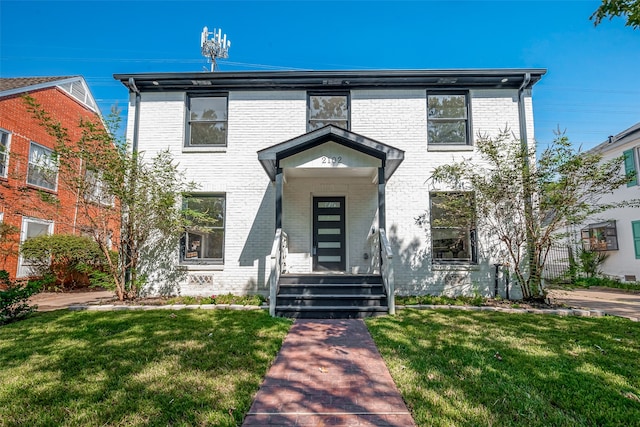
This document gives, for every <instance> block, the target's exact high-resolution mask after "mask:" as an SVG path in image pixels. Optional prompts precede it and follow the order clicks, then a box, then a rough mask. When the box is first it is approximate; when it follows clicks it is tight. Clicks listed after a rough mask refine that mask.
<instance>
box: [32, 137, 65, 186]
mask: <svg viewBox="0 0 640 427" xmlns="http://www.w3.org/2000/svg"><path fill="white" fill-rule="evenodd" d="M57 183H58V161H57V159H56V157H55V153H54V152H53V150H51V149H50V148H47V147H43V146H42V145H39V144H36V143H35V142H32V143H31V145H30V146H29V169H28V171H27V184H30V185H34V186H36V187H41V188H46V189H47V190H53V191H55V190H56V186H57Z"/></svg>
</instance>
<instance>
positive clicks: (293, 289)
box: [276, 274, 388, 319]
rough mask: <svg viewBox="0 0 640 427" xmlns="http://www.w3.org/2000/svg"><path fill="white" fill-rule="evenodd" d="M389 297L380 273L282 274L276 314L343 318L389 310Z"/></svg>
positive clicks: (299, 316)
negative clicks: (378, 274) (385, 291)
mask: <svg viewBox="0 0 640 427" xmlns="http://www.w3.org/2000/svg"><path fill="white" fill-rule="evenodd" d="M387 310H388V308H387V296H386V295H385V293H384V288H383V286H382V278H381V277H380V276H377V275H346V274H336V275H327V274H322V275H318V274H306V275H292V274H287V275H283V276H281V279H280V291H279V293H278V296H277V300H276V315H277V316H281V317H293V318H306V319H343V318H362V317H370V316H379V315H383V314H386V313H387Z"/></svg>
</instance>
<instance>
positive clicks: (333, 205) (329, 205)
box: [318, 202, 340, 208]
mask: <svg viewBox="0 0 640 427" xmlns="http://www.w3.org/2000/svg"><path fill="white" fill-rule="evenodd" d="M318 207H319V208H339V207H340V202H318Z"/></svg>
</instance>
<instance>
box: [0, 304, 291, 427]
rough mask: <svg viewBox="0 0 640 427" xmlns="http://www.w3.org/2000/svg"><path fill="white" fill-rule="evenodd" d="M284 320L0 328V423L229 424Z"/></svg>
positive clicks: (177, 319) (156, 318)
mask: <svg viewBox="0 0 640 427" xmlns="http://www.w3.org/2000/svg"><path fill="white" fill-rule="evenodd" d="M290 324H291V322H290V321H287V320H283V319H274V318H271V317H269V315H268V314H267V313H265V312H263V311H223V310H211V311H210V310H206V311H205V310H184V311H167V310H154V311H127V312H123V311H115V312H68V311H58V312H50V313H39V314H37V315H34V316H32V317H31V318H29V319H27V320H24V321H21V322H16V323H13V324H10V325H6V326H2V327H0V426H3V427H4V426H54V425H55V426H99V425H118V426H134V425H135V426H138V425H158V426H168V425H171V426H199V425H215V426H236V425H239V424H240V423H241V422H242V419H243V417H244V414H245V413H246V412H247V411H248V410H249V407H250V405H251V400H252V398H253V396H254V394H255V392H256V391H257V390H258V387H259V385H260V381H261V379H262V377H263V376H264V375H265V374H266V372H267V369H268V367H269V366H270V364H271V363H272V361H273V359H274V358H275V355H276V354H277V352H278V350H279V349H280V346H281V344H282V341H283V339H284V337H285V335H286V333H287V331H288V329H289V326H290Z"/></svg>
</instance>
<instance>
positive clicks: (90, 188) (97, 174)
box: [84, 169, 115, 206]
mask: <svg viewBox="0 0 640 427" xmlns="http://www.w3.org/2000/svg"><path fill="white" fill-rule="evenodd" d="M84 183H85V187H84V198H85V200H87V201H89V202H92V203H96V204H99V205H103V206H112V205H113V203H114V200H115V198H114V196H113V195H112V194H110V193H109V191H108V189H107V184H106V182H105V180H104V174H103V172H101V171H95V170H91V169H87V170H86V171H85V173H84Z"/></svg>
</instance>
